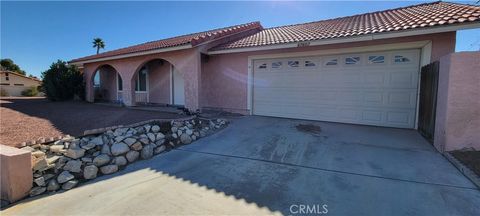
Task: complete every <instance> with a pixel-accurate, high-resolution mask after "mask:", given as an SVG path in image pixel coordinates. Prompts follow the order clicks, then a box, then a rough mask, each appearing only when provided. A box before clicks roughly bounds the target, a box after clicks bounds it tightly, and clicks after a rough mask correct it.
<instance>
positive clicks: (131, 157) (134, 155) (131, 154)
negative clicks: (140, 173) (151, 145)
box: [125, 151, 140, 163]
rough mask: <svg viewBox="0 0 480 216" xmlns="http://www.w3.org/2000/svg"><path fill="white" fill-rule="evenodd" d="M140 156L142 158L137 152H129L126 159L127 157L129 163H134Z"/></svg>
mask: <svg viewBox="0 0 480 216" xmlns="http://www.w3.org/2000/svg"><path fill="white" fill-rule="evenodd" d="M138 156H140V153H139V152H137V151H129V152H128V153H127V154H126V155H125V157H127V160H128V162H130V163H132V162H134V161H136V160H137V159H138Z"/></svg>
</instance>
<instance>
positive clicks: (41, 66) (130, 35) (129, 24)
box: [0, 1, 480, 76]
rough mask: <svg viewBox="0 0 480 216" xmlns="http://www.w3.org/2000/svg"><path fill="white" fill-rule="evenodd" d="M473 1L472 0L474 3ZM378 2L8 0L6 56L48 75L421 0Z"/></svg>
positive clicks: (471, 37)
mask: <svg viewBox="0 0 480 216" xmlns="http://www.w3.org/2000/svg"><path fill="white" fill-rule="evenodd" d="M473 2H474V1H469V2H468V1H467V2H464V3H473ZM418 3H419V2H414V1H390V2H382V1H374V2H359V1H357V2H325V1H322V2H271V1H268V2H118V1H115V2H5V1H2V2H1V38H0V41H1V49H0V56H1V58H11V59H13V60H14V61H15V62H16V63H17V64H19V65H20V67H21V68H22V69H24V70H25V71H27V73H28V74H33V75H35V76H40V74H41V72H42V71H44V70H46V69H48V67H49V66H50V64H51V63H52V62H54V61H56V60H57V59H62V60H71V59H73V58H77V57H82V56H86V55H91V54H95V52H96V51H95V49H94V48H92V44H91V41H92V39H93V38H94V37H100V38H102V39H103V40H104V41H105V42H106V49H105V51H107V50H113V49H117V48H121V47H125V46H129V45H134V44H138V43H143V42H147V41H152V40H158V39H162V38H167V37H172V36H177V35H181V34H187V33H192V32H198V31H204V30H209V29H213V28H219V27H225V26H230V25H235V24H240V23H246V22H251V21H260V22H261V23H262V25H263V26H264V27H274V26H280V25H288V24H295V23H302V22H310V21H317V20H322V19H327V18H334V17H340V16H348V15H353V14H359V13H365V12H372V11H377V10H384V9H389V8H395V7H402V6H407V5H411V4H418ZM478 49H480V30H479V29H475V30H468V31H462V32H459V33H458V35H457V51H463V50H478Z"/></svg>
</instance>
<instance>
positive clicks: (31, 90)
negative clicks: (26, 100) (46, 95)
mask: <svg viewBox="0 0 480 216" xmlns="http://www.w3.org/2000/svg"><path fill="white" fill-rule="evenodd" d="M37 94H38V90H37V87H35V86H31V87H29V88H28V89H25V90H23V91H22V96H25V97H34V96H37Z"/></svg>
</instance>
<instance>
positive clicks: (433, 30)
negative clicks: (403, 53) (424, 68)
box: [208, 22, 480, 55]
mask: <svg viewBox="0 0 480 216" xmlns="http://www.w3.org/2000/svg"><path fill="white" fill-rule="evenodd" d="M474 28H480V22H474V23H467V24H466V23H460V24H452V25H447V26H436V27H427V28H417V29H408V30H402V31H393V32H382V33H375V34H368V35H362V36H353V37H341V38H332V39H320V40H311V41H300V42H291V43H283V44H273V45H262V46H254V47H241V48H232V49H224V50H214V51H209V52H208V54H209V55H216V54H226V53H239V52H252V51H261V50H274V49H285V48H295V47H302V46H317V45H328V44H338V43H349V42H360V41H371V40H378V39H388V38H398V37H408V36H415V35H426V34H435V33H442V32H451V31H457V30H465V29H474Z"/></svg>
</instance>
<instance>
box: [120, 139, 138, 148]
mask: <svg viewBox="0 0 480 216" xmlns="http://www.w3.org/2000/svg"><path fill="white" fill-rule="evenodd" d="M123 142H124V143H125V144H127V145H128V146H132V145H133V144H134V143H136V142H137V140H136V139H135V138H132V137H129V138H126V139H124V140H123Z"/></svg>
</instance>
